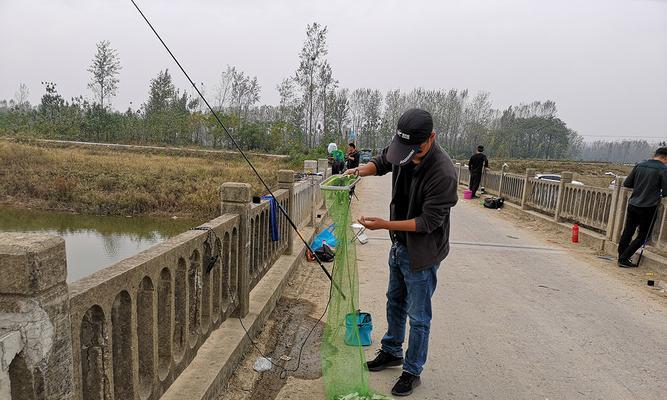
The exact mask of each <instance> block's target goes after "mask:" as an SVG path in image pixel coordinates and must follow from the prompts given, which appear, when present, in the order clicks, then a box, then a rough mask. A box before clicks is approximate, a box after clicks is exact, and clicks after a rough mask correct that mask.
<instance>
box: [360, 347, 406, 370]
mask: <svg viewBox="0 0 667 400" xmlns="http://www.w3.org/2000/svg"><path fill="white" fill-rule="evenodd" d="M366 365H367V366H368V370H369V371H382V370H383V369H385V368H387V367H397V366H399V365H403V357H394V356H392V355H391V354H389V353H387V352H385V351H382V350H378V352H377V356H375V359H374V360H372V361H368V362H367V363H366Z"/></svg>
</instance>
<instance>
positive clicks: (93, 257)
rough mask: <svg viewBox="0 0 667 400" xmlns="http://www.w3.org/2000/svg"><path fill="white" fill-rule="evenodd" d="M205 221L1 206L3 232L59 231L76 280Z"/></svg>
mask: <svg viewBox="0 0 667 400" xmlns="http://www.w3.org/2000/svg"><path fill="white" fill-rule="evenodd" d="M201 222H203V221H193V220H187V219H170V218H152V217H132V218H126V217H105V216H92V215H80V214H71V213H60V212H52V211H36V210H25V209H14V208H6V207H0V232H37V233H46V234H52V235H58V236H61V237H63V238H64V239H65V247H66V249H67V281H68V282H74V281H76V280H78V279H80V278H82V277H84V276H87V275H90V274H92V273H93V272H95V271H98V270H100V269H102V268H105V267H108V266H109V265H111V264H113V263H115V262H117V261H120V260H122V259H124V258H127V257H130V256H132V255H135V254H137V253H139V252H141V251H143V250H146V249H148V248H149V247H151V246H153V245H154V244H156V243H159V242H162V241H164V240H166V239H168V238H170V237H172V236H176V235H178V234H179V233H182V232H184V231H186V230H188V229H189V228H192V227H194V226H197V225H199V224H200V223H201Z"/></svg>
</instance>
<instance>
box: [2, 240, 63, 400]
mask: <svg viewBox="0 0 667 400" xmlns="http://www.w3.org/2000/svg"><path fill="white" fill-rule="evenodd" d="M0 276H2V279H0V332H4V333H11V332H19V333H20V343H17V342H16V340H13V341H12V340H8V339H11V338H10V337H8V336H5V337H4V338H3V344H11V347H17V346H20V349H19V348H16V349H14V350H15V351H12V349H11V348H10V349H7V348H5V349H3V350H2V351H0V353H5V354H4V355H5V356H7V355H8V354H11V353H12V352H15V353H16V354H17V355H16V356H15V357H12V358H13V360H9V361H10V362H11V364H9V365H8V368H7V371H6V373H7V375H8V376H5V377H0V382H6V381H9V380H10V379H11V385H10V386H11V388H10V391H11V392H12V393H13V394H14V396H15V397H14V398H21V399H46V400H56V399H66V400H69V399H72V398H73V390H74V389H73V375H72V328H71V325H70V313H69V294H68V291H67V283H66V278H67V261H66V257H65V241H64V240H63V239H62V238H60V237H57V236H50V235H39V234H23V233H2V234H0ZM0 336H4V335H0ZM14 339H16V337H15V335H14ZM3 358H4V357H3ZM7 358H9V357H7ZM3 361H6V360H3ZM3 367H4V365H3ZM4 373H5V371H4V368H0V374H4ZM3 386H4V385H3ZM7 390H8V389H7V388H6V387H5V388H0V397H2V398H3V399H4V398H7V397H3V395H4V394H6V392H7Z"/></svg>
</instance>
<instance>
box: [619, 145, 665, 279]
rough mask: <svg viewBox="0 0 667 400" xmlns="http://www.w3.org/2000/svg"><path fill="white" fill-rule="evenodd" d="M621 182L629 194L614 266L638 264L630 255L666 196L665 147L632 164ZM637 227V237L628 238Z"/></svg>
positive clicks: (643, 238) (648, 231)
mask: <svg viewBox="0 0 667 400" xmlns="http://www.w3.org/2000/svg"><path fill="white" fill-rule="evenodd" d="M623 186H625V187H627V188H630V189H632V195H631V196H630V200H629V201H628V203H629V204H628V209H627V212H626V220H625V228H624V229H623V234H622V235H621V240H619V242H618V266H619V267H622V268H634V267H637V266H638V265H637V264H635V263H633V262H632V261H631V260H630V257H632V256H633V255H634V254H635V252H636V251H637V250H639V248H640V247H642V246H643V245H644V243H645V242H646V240H647V239H648V237H649V236H650V235H651V228H652V227H653V222H654V220H655V216H656V211H657V210H658V206H659V205H660V201H661V198H662V197H667V147H660V148H659V149H658V150H656V152H655V155H654V157H653V159H651V160H646V161H644V162H641V163H639V164H637V165H635V167H634V168H633V169H632V171H631V172H630V175H628V177H627V178H625V182H624V183H623ZM638 228H639V232H638V233H637V237H636V238H635V240H632V237H633V236H634V234H635V231H636V230H637V229H638Z"/></svg>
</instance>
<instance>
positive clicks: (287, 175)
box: [278, 169, 296, 255]
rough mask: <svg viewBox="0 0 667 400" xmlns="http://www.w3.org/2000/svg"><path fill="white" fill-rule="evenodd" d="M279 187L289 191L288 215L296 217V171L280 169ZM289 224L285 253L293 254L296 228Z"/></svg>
mask: <svg viewBox="0 0 667 400" xmlns="http://www.w3.org/2000/svg"><path fill="white" fill-rule="evenodd" d="M278 187H279V188H280V189H287V191H288V192H289V194H288V195H287V198H288V199H289V200H288V201H287V210H285V211H287V215H289V216H290V218H294V203H295V201H296V199H295V198H294V171H292V170H289V169H281V170H280V171H278ZM287 224H288V226H287V238H286V239H287V248H286V249H285V254H287V255H291V254H292V253H293V252H294V243H292V241H293V238H294V229H292V227H291V226H289V222H287Z"/></svg>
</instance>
